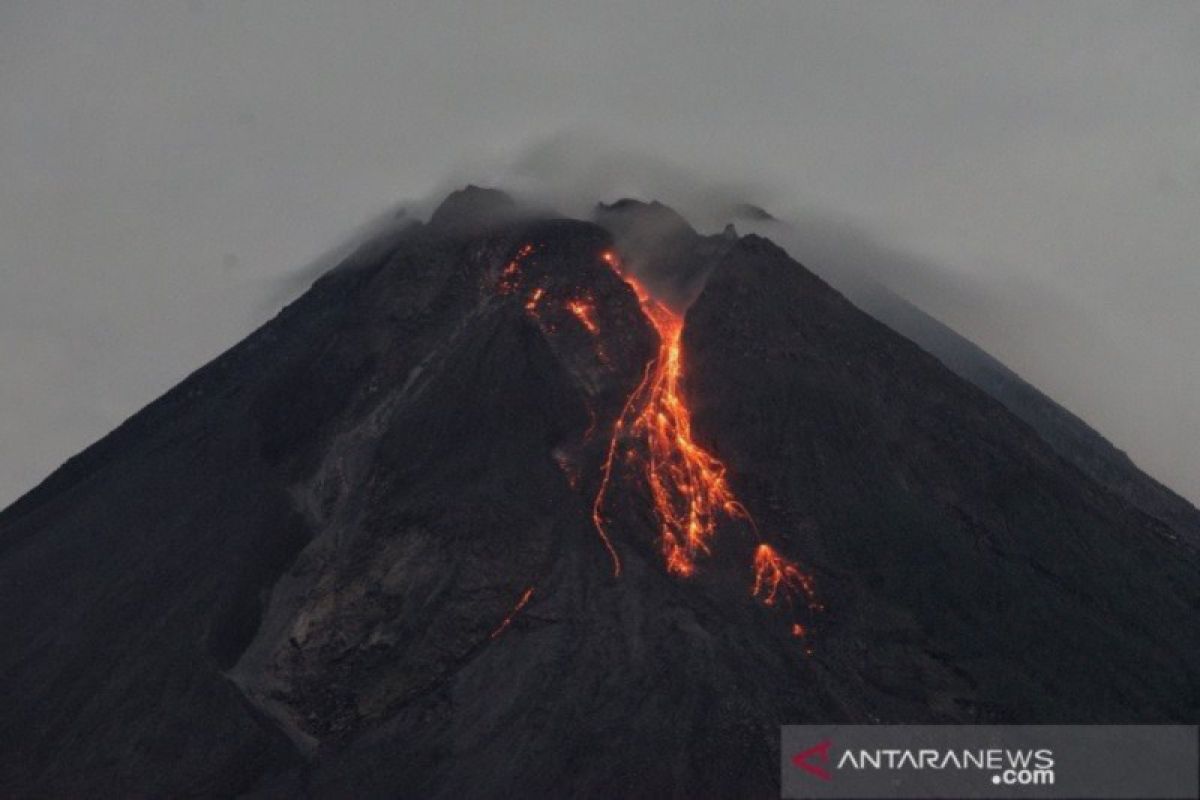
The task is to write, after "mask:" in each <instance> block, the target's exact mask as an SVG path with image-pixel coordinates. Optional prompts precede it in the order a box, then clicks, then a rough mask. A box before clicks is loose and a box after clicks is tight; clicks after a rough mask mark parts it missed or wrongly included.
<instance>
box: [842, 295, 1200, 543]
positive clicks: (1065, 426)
mask: <svg viewBox="0 0 1200 800" xmlns="http://www.w3.org/2000/svg"><path fill="white" fill-rule="evenodd" d="M852 298H853V300H854V302H855V303H857V304H858V305H859V306H860V307H861V308H863V309H864V310H865V311H867V312H868V313H870V314H871V315H872V316H874V317H875V318H876V319H878V320H880V321H881V322H884V323H886V324H887V325H888V327H890V328H892V329H893V330H896V331H898V332H899V333H901V334H903V335H905V336H907V337H908V338H909V339H912V340H913V341H914V342H916V343H917V344H919V345H920V346H921V347H922V348H923V349H925V350H927V351H928V352H930V353H932V354H933V355H934V356H936V357H937V358H938V360H939V361H941V362H942V363H943V364H945V365H946V366H947V367H949V368H950V369H952V370H954V372H955V373H957V374H958V375H959V376H961V377H963V378H966V379H967V380H968V381H970V382H971V383H973V384H975V385H976V386H978V387H979V388H980V389H983V390H984V391H985V392H987V393H988V394H990V395H991V396H992V397H994V398H996V399H997V400H999V401H1000V402H1001V403H1003V404H1004V407H1005V408H1007V409H1008V410H1009V411H1011V412H1012V413H1014V414H1016V415H1017V416H1018V417H1020V418H1021V419H1022V420H1024V421H1025V422H1026V423H1028V424H1029V425H1030V426H1032V427H1033V429H1034V430H1036V431H1037V432H1038V434H1040V435H1041V437H1042V438H1043V439H1045V440H1046V442H1047V443H1048V444H1049V445H1050V446H1051V447H1053V448H1054V450H1055V452H1057V453H1058V454H1059V455H1061V456H1062V457H1063V458H1065V459H1066V460H1067V461H1069V462H1070V463H1072V464H1074V465H1075V466H1076V467H1078V468H1079V469H1080V470H1082V471H1083V473H1084V474H1085V475H1087V476H1088V477H1089V478H1091V479H1093V480H1095V481H1097V482H1098V483H1100V484H1101V485H1103V486H1106V487H1108V488H1109V489H1112V490H1113V491H1114V492H1116V493H1117V494H1118V495H1120V496H1121V497H1123V498H1125V500H1127V501H1128V502H1129V503H1131V504H1133V505H1134V506H1136V507H1137V508H1139V509H1141V510H1142V511H1144V512H1146V513H1147V514H1149V515H1150V516H1152V517H1155V518H1156V519H1159V520H1162V521H1163V522H1165V523H1167V525H1169V526H1170V527H1171V529H1172V530H1174V531H1175V533H1176V534H1178V535H1179V536H1181V537H1183V540H1184V541H1186V542H1188V543H1189V544H1190V545H1191V546H1193V547H1200V510H1197V509H1196V507H1195V506H1193V505H1192V504H1191V503H1189V502H1188V501H1187V500H1185V499H1184V498H1182V497H1180V496H1179V495H1177V494H1176V493H1175V492H1173V491H1171V490H1170V489H1169V488H1167V487H1166V486H1164V485H1162V484H1161V483H1159V482H1158V481H1156V480H1154V478H1152V477H1150V476H1149V475H1147V474H1146V473H1144V472H1142V471H1141V470H1140V469H1138V468H1137V465H1136V464H1134V463H1133V461H1132V460H1130V458H1129V456H1128V455H1126V454H1125V453H1124V452H1123V451H1121V450H1119V449H1118V448H1116V447H1114V446H1113V445H1112V443H1111V442H1109V441H1108V440H1107V439H1105V438H1104V437H1103V436H1101V435H1100V434H1099V433H1098V432H1097V431H1096V430H1095V429H1094V428H1092V427H1091V426H1090V425H1088V424H1087V423H1086V422H1084V421H1083V420H1081V419H1080V418H1079V417H1077V416H1075V415H1074V414H1072V413H1071V412H1070V411H1068V410H1067V409H1065V408H1063V407H1062V406H1061V405H1059V404H1058V403H1056V402H1054V401H1053V400H1051V399H1050V398H1049V397H1047V396H1046V395H1045V394H1043V393H1042V392H1040V391H1038V390H1037V388H1035V387H1034V386H1031V385H1030V384H1029V383H1027V382H1026V381H1025V380H1023V379H1022V378H1021V376H1019V375H1017V374H1016V373H1015V372H1013V371H1012V370H1010V369H1009V368H1008V367H1006V366H1004V364H1002V363H1000V362H999V361H998V360H996V359H995V358H993V357H992V356H991V355H989V354H988V353H987V352H986V351H984V350H983V349H981V348H979V347H978V346H976V345H975V344H973V343H971V342H970V341H968V340H966V339H964V338H963V337H962V336H959V335H958V334H957V333H955V332H954V331H953V330H952V329H950V328H949V327H947V326H946V325H943V324H942V323H941V322H938V321H937V320H936V319H934V318H933V317H931V316H929V315H928V314H926V313H924V312H923V311H921V310H920V309H918V308H916V307H915V306H913V305H912V304H911V303H909V302H908V301H906V300H904V299H903V298H902V297H899V296H897V295H896V294H894V293H893V292H890V291H888V290H887V289H885V288H884V287H882V286H871V287H863V288H862V289H860V290H859V291H856V292H854V293H853V295H852Z"/></svg>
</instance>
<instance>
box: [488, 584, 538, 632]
mask: <svg viewBox="0 0 1200 800" xmlns="http://www.w3.org/2000/svg"><path fill="white" fill-rule="evenodd" d="M531 597H533V587H532V586H530V587H529V588H528V589H526V590H525V593H524V594H523V595H521V599H520V600H518V601H517V604H516V605H515V606H513V610H512V611H510V612H508V616H507V617H505V618H504V621H503V622H501V623H500V625H499V627H497V628H496V630H494V631H492V633H491V638H493V639H495V638H496V637H497V636H499V635H500V634H502V633H504V632H505V631H506V630H508V626H509V625H511V624H512V621H513V620H514V619H515V618H516V616H517V614H520V613H521V609H523V608H524V607H525V606H526V604H528V603H529V598H531Z"/></svg>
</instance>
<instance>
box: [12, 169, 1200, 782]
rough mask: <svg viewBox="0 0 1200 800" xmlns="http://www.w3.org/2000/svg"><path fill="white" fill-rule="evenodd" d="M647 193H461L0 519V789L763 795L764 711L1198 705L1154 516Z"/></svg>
mask: <svg viewBox="0 0 1200 800" xmlns="http://www.w3.org/2000/svg"><path fill="white" fill-rule="evenodd" d="M648 209H650V207H646V206H642V205H641V204H637V203H624V204H617V205H615V206H610V207H606V209H604V210H602V212H601V213H600V214H599V217H598V218H599V219H600V220H601V221H602V222H603V223H604V226H601V225H597V224H594V223H590V222H582V221H571V220H552V219H537V218H528V217H525V216H523V215H522V214H521V212H520V211H519V209H517V208H515V206H513V205H512V203H511V201H508V200H507V198H505V197H503V196H502V195H500V194H498V193H493V192H488V191H484V190H468V191H466V192H463V193H458V194H456V195H453V196H452V197H451V198H449V199H448V200H447V202H446V203H445V204H444V205H443V206H442V208H441V209H439V211H438V212H437V213H436V214H435V215H434V217H433V218H432V220H431V221H430V223H429V224H427V225H411V226H409V227H406V228H404V229H401V230H396V231H393V232H391V233H389V234H387V235H384V236H382V237H380V238H379V239H377V240H375V241H373V242H371V243H369V244H368V245H366V246H364V247H363V248H361V249H360V250H359V251H358V252H357V253H355V254H354V255H353V256H352V257H351V258H350V259H349V260H348V261H347V263H345V264H343V265H342V266H341V267H339V268H338V269H336V270H334V271H333V272H331V273H330V274H328V275H327V276H325V277H324V278H322V279H321V280H320V281H318V282H317V284H316V285H314V287H313V288H312V289H311V290H310V291H309V292H308V293H307V294H306V295H305V296H304V297H302V298H301V299H300V300H298V301H297V302H296V303H294V304H292V305H291V306H289V307H288V308H287V309H285V310H284V311H283V312H282V313H281V314H280V315H279V317H277V318H276V319H275V320H274V321H272V322H271V323H269V324H268V325H266V326H264V327H263V328H262V329H260V330H259V331H257V332H256V333H255V334H254V335H252V336H251V337H250V338H248V339H247V340H246V341H245V342H243V343H242V344H240V345H238V346H237V347H235V348H234V349H233V350H231V351H230V352H228V353H227V354H225V355H224V356H222V357H221V358H219V359H217V360H216V361H215V362H213V363H212V364H210V365H208V366H207V367H205V368H204V369H202V370H200V371H199V372H197V373H196V374H194V375H193V376H192V377H190V378H189V379H188V380H186V381H185V382H184V383H182V384H181V385H180V386H179V387H177V388H176V389H174V390H172V391H171V392H170V393H168V394H167V395H166V396H164V397H163V398H162V399H160V400H159V401H157V402H155V403H154V404H152V405H151V406H149V407H148V408H147V409H145V410H144V411H142V412H141V413H140V414H138V415H137V416H135V417H134V418H133V419H131V420H130V421H129V422H127V423H126V424H125V425H123V426H122V427H121V428H120V429H118V430H117V431H115V432H114V433H113V434H111V435H110V436H108V437H106V438H105V439H104V440H102V441H101V442H99V443H98V444H96V445H95V446H93V447H92V448H89V450H87V451H85V452H84V453H82V454H81V455H80V456H78V457H77V458H75V459H73V460H72V461H71V462H68V464H66V465H64V467H63V468H62V469H60V470H59V471H58V472H56V473H55V474H54V475H53V476H51V478H49V479H48V480H47V481H46V482H45V483H44V484H43V485H42V486H41V487H39V488H38V489H36V490H34V491H33V492H31V493H30V494H29V495H27V496H26V497H24V498H22V499H21V500H20V501H18V503H16V504H15V505H14V506H12V507H11V508H10V509H8V510H7V511H6V512H4V513H3V514H2V515H0V693H2V694H0V704H2V705H3V708H4V709H5V711H4V713H3V715H0V794H3V795H5V796H44V795H48V794H49V795H57V796H70V795H84V794H86V795H89V796H95V795H97V794H99V795H115V794H123V795H127V794H137V795H147V794H149V795H178V794H188V795H215V796H228V795H233V794H242V793H249V794H255V795H263V796H306V795H308V796H339V797H340V796H391V797H422V798H425V797H496V796H500V795H507V794H511V793H512V792H520V793H521V794H522V795H523V796H527V797H543V796H554V797H562V796H580V797H589V796H605V797H608V796H622V797H638V796H646V797H660V796H679V797H700V796H705V797H710V796H711V797H723V796H730V797H733V796H736V797H771V796H777V785H776V784H777V781H778V760H777V755H778V754H777V747H778V725H779V724H781V723H785V722H807V721H847V722H849V721H861V722H870V721H924V720H937V721H972V720H981V721H1036V722H1049V721H1113V722H1116V721H1160V720H1181V721H1193V720H1194V719H1195V718H1196V717H1197V712H1198V711H1200V696H1198V686H1200V683H1198V681H1200V634H1198V633H1197V630H1196V626H1195V625H1194V624H1192V619H1193V617H1194V615H1195V612H1196V611H1197V609H1198V608H1200V564H1198V561H1197V557H1196V555H1195V554H1194V553H1193V552H1191V551H1190V550H1187V549H1184V548H1183V547H1181V546H1180V545H1179V544H1178V543H1176V542H1175V541H1173V540H1172V539H1171V537H1170V533H1169V531H1168V530H1167V529H1166V528H1165V526H1163V525H1162V524H1161V523H1158V522H1157V521H1156V520H1153V519H1151V518H1150V517H1147V516H1146V515H1144V514H1142V513H1140V512H1138V511H1136V510H1134V509H1133V508H1132V507H1130V506H1129V505H1127V504H1126V503H1125V501H1123V500H1122V499H1120V498H1118V497H1117V496H1116V495H1114V494H1112V493H1111V492H1109V491H1108V490H1106V489H1104V488H1101V487H1100V486H1098V485H1097V484H1095V483H1092V482H1090V481H1089V480H1088V479H1086V478H1085V477H1084V476H1083V475H1082V474H1081V473H1079V472H1078V471H1077V470H1075V469H1074V468H1073V467H1071V466H1069V465H1068V464H1066V463H1065V462H1064V461H1062V460H1061V459H1060V458H1058V457H1057V456H1055V455H1054V454H1053V452H1052V451H1051V450H1050V448H1049V447H1047V446H1046V445H1045V444H1044V443H1043V442H1042V441H1041V440H1040V439H1039V438H1038V437H1037V435H1036V434H1035V433H1034V431H1033V430H1032V429H1031V428H1029V427H1028V426H1026V425H1025V424H1023V423H1021V422H1020V421H1018V420H1017V419H1016V418H1014V417H1013V416H1012V415H1011V414H1010V413H1009V412H1007V411H1006V410H1005V409H1004V408H1003V407H1001V406H1000V405H999V404H998V403H996V402H995V401H993V400H992V399H990V398H989V397H987V396H986V395H985V394H983V393H982V392H980V391H978V390H977V389H975V388H974V387H972V386H970V385H969V384H967V383H966V382H964V381H963V380H962V379H960V378H958V377H957V376H955V375H954V374H952V373H951V372H950V371H949V370H947V369H946V368H945V367H943V366H942V365H941V364H940V363H939V362H937V361H936V360H934V359H933V358H932V357H930V356H928V355H926V354H925V353H924V352H923V351H921V350H919V349H918V348H917V347H915V346H914V345H912V344H911V343H910V342H908V341H907V340H905V339H903V338H902V337H900V336H898V335H896V334H895V333H893V332H892V331H890V330H889V329H887V328H885V327H884V326H883V325H881V324H879V323H877V322H875V321H874V320H872V319H871V318H870V317H867V316H866V315H865V314H863V313H861V312H860V311H858V310H857V309H856V308H854V307H853V306H851V305H850V304H849V303H848V302H846V301H845V300H844V299H843V298H842V297H841V296H840V295H838V294H837V293H836V292H834V291H832V290H831V289H830V288H829V287H828V286H826V285H825V284H824V283H822V282H821V281H820V280H818V279H816V278H815V277H814V276H812V275H811V274H810V273H808V272H807V271H806V270H805V269H804V268H803V267H801V266H800V265H798V264H796V263H795V262H793V261H791V260H790V259H789V258H788V257H787V256H786V254H785V253H783V251H781V250H779V249H778V248H776V247H774V246H773V245H771V244H770V243H769V242H768V241H766V240H763V239H759V238H755V237H745V238H738V237H736V236H735V235H733V234H732V233H730V234H727V235H725V236H720V237H700V236H698V235H696V234H695V232H694V231H692V230H691V229H690V228H687V227H686V223H685V227H683V228H679V227H678V226H669V227H670V229H671V230H670V236H669V237H667V241H665V243H664V241H663V240H662V239H661V237H660V238H658V239H656V238H655V237H653V236H640V237H631V236H630V232H631V231H635V230H645V228H644V227H643V226H639V225H638V224H637V223H638V222H639V221H642V220H643V218H644V217H645V215H646V214H647V210H648ZM652 210H653V220H659V219H664V218H665V217H664V213H663V210H662V208H661V207H658V208H654V209H652ZM653 220H651V223H652V224H649V228H650V229H653V228H654V224H653ZM614 232H615V234H616V241H615V247H614V236H613V233H614ZM618 260H619V261H618ZM614 263H619V265H620V266H622V267H623V268H624V267H625V265H628V267H629V268H630V269H636V270H638V273H637V274H639V275H645V276H646V283H647V284H648V285H650V284H654V283H658V284H660V286H654V287H653V288H662V287H664V286H668V285H669V284H670V280H671V277H672V276H678V278H679V280H678V285H677V288H678V290H679V292H678V297H676V298H674V299H685V298H688V297H689V296H691V295H695V294H696V293H697V292H698V298H697V299H696V300H695V303H694V305H692V307H691V308H690V310H689V311H688V312H687V316H686V322H684V323H683V324H682V327H681V328H678V329H672V328H671V327H670V325H671V322H672V320H673V319H675V318H674V317H671V316H670V314H669V313H668V312H664V314H663V316H656V315H655V314H648V313H647V312H646V309H648V308H651V306H648V305H647V300H646V298H645V297H642V298H639V296H638V293H637V291H636V290H635V287H634V286H631V285H630V284H628V283H626V282H625V281H623V280H622V279H621V278H620V276H619V275H618V274H617V272H616V271H614V269H613V265H614ZM679 265H683V266H682V267H679ZM681 268H683V269H685V271H684V273H683V274H680V273H679V271H678V270H679V269H681ZM705 277H707V282H704V280H703V279H704V278H705ZM701 286H703V289H702V290H701V289H700V287H701ZM672 330H675V332H676V333H677V334H680V335H681V339H680V345H679V347H680V350H679V353H680V354H681V357H682V364H683V370H682V376H681V379H680V385H679V386H678V387H676V388H677V392H678V393H677V395H676V394H672V393H671V392H670V391H666V394H665V395H663V394H654V393H653V392H652V391H651V390H650V389H647V388H646V387H647V386H648V385H650V384H651V383H654V381H651V380H650V379H651V378H655V377H657V376H659V375H660V372H661V371H660V370H658V369H657V367H656V366H655V365H656V363H659V360H660V359H661V358H662V357H663V353H664V349H663V348H664V341H665V337H666V336H667V335H669V334H670V332H671V331H672ZM670 377H671V376H670V375H669V374H668V375H666V376H665V377H664V381H663V383H664V385H667V384H669V383H670V381H669V380H667V379H669V378H670ZM655 385H657V384H655ZM670 388H672V387H670V386H667V389H670ZM664 391H665V390H664ZM650 395H653V397H650ZM648 397H650V399H649V400H647V401H646V402H655V403H658V404H659V405H657V406H652V407H653V408H655V409H656V410H657V409H659V408H661V410H662V413H663V416H664V418H665V417H668V416H669V417H671V418H670V419H669V420H667V423H668V424H667V426H666V427H665V428H663V429H661V430H659V429H655V430H651V431H646V430H643V429H640V428H639V425H640V424H642V421H641V420H640V418H638V417H637V415H638V413H639V411H640V406H642V405H644V403H643V402H642V400H639V398H643V399H644V398H648ZM631 398H632V399H631ZM675 401H678V402H679V404H680V405H682V406H686V408H676V407H675V406H674V405H673V403H674V402H675ZM685 422H686V423H689V424H690V427H691V430H690V431H688V432H687V433H688V437H682V434H680V431H679V428H680V427H681V426H682V425H683V423H685ZM647 424H649V423H647ZM664 432H665V434H669V435H663V436H661V437H660V439H656V438H655V435H656V434H663V433H664ZM614 433H615V434H616V435H615V436H614ZM681 440H682V441H685V443H686V444H687V445H688V446H690V447H693V448H694V449H695V452H690V453H689V454H688V455H687V457H686V458H682V460H671V459H672V455H671V454H670V453H668V454H667V455H666V456H664V458H665V459H667V460H664V461H660V462H656V461H655V458H656V457H657V456H656V455H655V453H656V452H657V451H656V448H657V447H659V446H660V445H661V446H665V447H670V446H678V443H679V442H680V441H681ZM664 442H665V444H664ZM672 443H674V444H672ZM704 458H709V459H711V461H704ZM655 463H659V464H662V465H665V466H670V465H672V464H683V465H684V466H685V467H688V468H697V467H696V465H697V464H699V465H701V466H704V465H710V466H711V465H712V464H717V465H720V464H722V463H723V465H724V466H725V467H727V472H725V473H724V474H723V475H721V476H720V479H721V481H723V484H722V486H724V488H725V489H726V490H727V491H728V492H729V493H730V496H732V497H734V498H735V500H736V502H737V503H740V504H742V506H744V509H743V510H744V511H745V512H746V514H748V515H752V516H753V518H754V519H755V520H756V522H757V529H758V534H757V535H758V537H761V541H760V539H759V538H756V535H755V533H754V532H753V530H752V528H751V525H750V523H749V522H748V520H747V519H746V514H743V513H742V511H739V508H738V507H737V506H736V504H735V503H733V501H730V502H731V504H730V505H721V506H720V508H718V509H717V512H718V513H717V514H716V516H714V517H712V519H713V520H714V524H715V530H714V531H713V535H712V536H711V538H710V539H707V540H705V541H706V542H707V543H708V545H709V552H707V553H705V552H703V550H695V549H693V550H687V552H686V555H687V556H688V558H689V559H691V561H689V562H688V563H691V564H693V565H694V571H693V572H692V573H691V574H690V575H687V576H683V575H681V574H678V573H679V568H678V562H677V566H676V569H675V570H674V571H672V570H670V569H668V562H667V561H665V552H664V543H663V540H662V536H663V530H664V525H663V520H662V518H661V514H656V508H659V506H656V498H657V494H656V493H657V492H658V489H656V487H659V486H660V484H658V483H655V481H654V480H652V479H651V478H650V477H647V475H649V472H648V470H649V467H650V465H652V464H655ZM605 476H607V477H608V482H607V484H605ZM686 477H687V476H684V478H686ZM709 477H711V476H709ZM672 481H673V482H672ZM661 485H662V486H666V487H667V489H666V491H668V492H669V491H671V490H673V489H677V488H679V487H680V486H695V485H698V484H690V483H687V481H686V480H682V481H681V479H679V476H678V475H677V476H675V478H668V479H667V482H666V483H665V484H661ZM704 485H705V487H707V490H709V491H711V490H712V486H711V485H710V484H704ZM602 486H603V488H604V490H605V492H606V493H604V494H603V495H602V496H603V498H604V500H603V502H600V503H598V502H597V496H598V495H599V494H602V492H601V489H602ZM706 519H707V518H706ZM597 521H599V523H600V524H599V529H598V526H597ZM606 539H607V542H606ZM768 545H769V550H770V552H771V553H772V554H773V555H774V556H775V558H776V560H775V561H772V562H771V563H772V564H776V565H794V566H795V567H796V569H797V570H798V571H797V573H796V574H797V575H799V574H803V575H804V576H805V580H807V579H808V578H809V577H811V579H812V580H813V582H814V583H815V598H809V597H807V596H806V594H805V593H804V592H803V591H800V590H799V589H800V588H802V587H800V585H799V583H798V582H793V581H791V579H790V578H787V577H786V576H784V577H782V578H781V579H780V580H781V581H782V583H781V584H772V574H771V573H770V572H768V571H764V570H762V569H760V570H758V571H757V572H756V570H755V566H756V565H758V566H762V565H760V564H758V561H759V559H758V556H759V554H761V551H762V548H763V547H764V546H768ZM610 548H611V552H610ZM618 563H619V565H620V574H619V575H614V571H615V569H614V568H615V566H616V565H617V564H618ZM768 566H769V565H768ZM801 570H802V573H801V572H800V571H801ZM780 575H783V573H782V572H781V573H780ZM798 580H799V579H797V581H798ZM772 588H774V589H776V590H778V591H777V593H776V592H771V591H769V590H771V589H772ZM771 598H773V602H770V603H768V602H766V600H768V599H771ZM822 607H823V610H822Z"/></svg>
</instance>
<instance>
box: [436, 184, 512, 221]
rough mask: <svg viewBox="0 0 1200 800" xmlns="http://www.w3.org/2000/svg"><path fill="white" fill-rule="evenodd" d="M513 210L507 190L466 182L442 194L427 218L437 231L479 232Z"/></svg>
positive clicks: (504, 217)
mask: <svg viewBox="0 0 1200 800" xmlns="http://www.w3.org/2000/svg"><path fill="white" fill-rule="evenodd" d="M516 213H517V203H516V201H515V200H514V199H513V198H512V196H510V195H509V194H508V193H507V192H504V191H501V190H500V189H491V188H485V187H481V186H476V185H474V184H468V185H467V186H465V187H463V188H462V189H458V190H456V191H453V192H451V193H450V194H449V195H447V196H446V199H445V200H443V201H442V202H441V204H440V205H438V207H437V209H435V210H434V212H433V215H432V216H431V217H430V218H429V226H430V228H431V229H433V230H435V231H438V232H441V233H469V232H473V231H474V232H479V231H481V230H484V229H486V228H488V227H492V226H495V225H500V224H503V223H504V222H506V221H508V220H511V219H512V218H513V217H514V216H515V215H516Z"/></svg>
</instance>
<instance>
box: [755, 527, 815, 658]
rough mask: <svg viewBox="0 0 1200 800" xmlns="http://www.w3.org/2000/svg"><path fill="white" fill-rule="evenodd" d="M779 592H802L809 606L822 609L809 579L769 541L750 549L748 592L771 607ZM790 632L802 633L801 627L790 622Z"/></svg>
mask: <svg viewBox="0 0 1200 800" xmlns="http://www.w3.org/2000/svg"><path fill="white" fill-rule="evenodd" d="M781 591H782V592H784V593H786V594H787V595H788V596H789V597H790V596H791V595H793V594H796V593H800V594H803V595H804V598H805V600H806V601H807V602H808V607H809V608H810V609H812V610H813V611H820V610H822V606H821V603H820V601H818V600H817V593H816V589H815V588H814V587H813V581H812V578H810V577H809V576H808V575H805V574H804V573H803V572H801V571H800V568H799V567H798V566H796V565H795V564H794V563H793V562H791V561H788V560H787V559H786V558H784V557H783V556H781V555H779V553H777V552H775V548H773V547H771V546H770V545H769V544H766V543H763V544H760V545H759V546H758V549H757V550H755V551H754V588H753V589H751V591H750V594H751V595H752V596H754V597H757V598H758V599H759V600H761V601H762V603H763V605H766V606H773V605H775V602H776V600H778V599H779V594H780V592H781ZM792 633H793V634H794V635H796V636H803V635H804V626H802V625H799V624H796V625H793V626H792Z"/></svg>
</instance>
